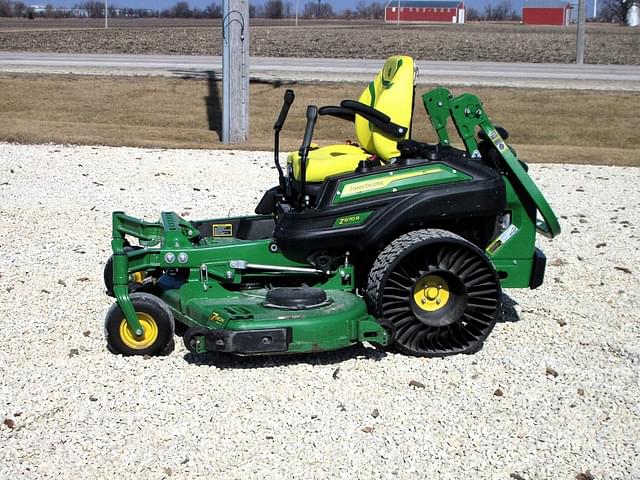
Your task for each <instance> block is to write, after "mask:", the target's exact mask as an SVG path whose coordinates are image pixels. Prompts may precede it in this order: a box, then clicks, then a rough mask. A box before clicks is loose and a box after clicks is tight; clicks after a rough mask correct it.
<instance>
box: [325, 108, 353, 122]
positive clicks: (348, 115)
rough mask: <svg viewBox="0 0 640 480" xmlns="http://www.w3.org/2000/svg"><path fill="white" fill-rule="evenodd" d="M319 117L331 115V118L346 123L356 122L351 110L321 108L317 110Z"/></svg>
mask: <svg viewBox="0 0 640 480" xmlns="http://www.w3.org/2000/svg"><path fill="white" fill-rule="evenodd" d="M318 113H319V114H320V115H331V116H332V117H337V118H341V119H342V120H347V121H348V122H355V121H356V114H355V112H354V111H353V110H350V109H348V108H344V107H321V108H320V110H318Z"/></svg>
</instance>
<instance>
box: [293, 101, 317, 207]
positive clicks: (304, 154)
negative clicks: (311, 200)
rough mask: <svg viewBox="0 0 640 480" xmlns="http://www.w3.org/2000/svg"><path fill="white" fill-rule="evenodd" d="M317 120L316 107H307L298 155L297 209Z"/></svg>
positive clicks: (300, 199) (301, 199)
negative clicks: (298, 191) (298, 187)
mask: <svg viewBox="0 0 640 480" xmlns="http://www.w3.org/2000/svg"><path fill="white" fill-rule="evenodd" d="M317 119H318V107H316V106H315V105H309V106H308V107H307V126H306V127H305V129H304V138H303V139H302V145H301V146H300V150H298V154H299V155H300V195H299V197H298V207H299V208H302V205H303V200H304V190H305V188H304V187H305V183H306V175H307V160H308V158H309V148H310V147H311V139H312V138H313V129H314V128H315V126H316V120H317Z"/></svg>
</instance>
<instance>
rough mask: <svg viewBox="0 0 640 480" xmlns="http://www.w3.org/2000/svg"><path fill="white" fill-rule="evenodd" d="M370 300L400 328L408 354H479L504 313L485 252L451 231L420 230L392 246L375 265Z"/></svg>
mask: <svg viewBox="0 0 640 480" xmlns="http://www.w3.org/2000/svg"><path fill="white" fill-rule="evenodd" d="M365 298H366V300H367V303H368V304H369V308H370V310H371V311H372V313H373V314H374V315H375V316H376V317H378V318H385V319H387V320H388V321H390V322H392V323H393V324H394V326H395V330H396V332H395V333H396V334H395V342H394V345H395V346H396V347H397V348H398V349H399V350H400V351H402V352H403V353H406V354H410V355H416V356H424V357H439V356H445V355H453V354H457V353H474V352H476V351H478V350H480V349H481V348H482V345H483V343H484V341H485V339H486V338H487V336H488V335H489V334H490V333H491V330H492V329H493V327H494V326H495V324H496V322H497V321H498V319H499V316H500V313H501V310H502V289H501V287H500V280H499V278H498V275H497V273H496V271H495V268H494V267H493V264H492V263H491V261H490V260H489V259H488V258H487V256H486V255H485V254H484V252H483V251H482V250H480V249H479V248H478V247H476V246H475V245H473V244H472V243H470V242H468V241H467V240H465V239H463V238H462V237H459V236H458V235H455V234H453V233H451V232H448V231H446V230H438V229H430V230H417V231H413V232H409V233H407V234H405V235H402V236H400V237H399V238H397V239H396V240H394V241H393V242H391V243H390V244H389V245H388V246H387V247H386V248H385V249H384V250H383V251H382V252H381V253H380V255H379V256H378V258H377V259H376V261H375V262H374V264H373V266H372V268H371V271H370V272H369V277H368V281H367V289H366V291H365Z"/></svg>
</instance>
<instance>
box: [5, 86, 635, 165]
mask: <svg viewBox="0 0 640 480" xmlns="http://www.w3.org/2000/svg"><path fill="white" fill-rule="evenodd" d="M219 87H220V85H219V84H217V83H216V82H213V81H211V82H209V81H207V80H203V79H191V80H184V79H167V78H142V77H134V78H126V77H84V76H56V75H49V76H39V75H2V76H0V140H4V141H10V142H12V141H13V142H22V143H39V142H55V143H79V144H101V145H114V146H122V145H127V146H141V147H167V148H225V146H224V145H222V144H221V142H220V140H219V136H218V134H217V133H216V132H215V131H212V130H210V125H213V126H214V127H215V126H216V123H217V122H216V121H215V120H214V121H211V122H210V119H209V117H213V118H219V115H220V111H219V106H218V105H219V102H220V92H219ZM285 88H287V86H286V85H273V84H264V83H263V84H252V86H251V125H250V142H249V143H248V144H246V145H243V146H242V147H241V148H245V149H264V150H269V149H271V147H272V139H273V121H274V119H275V117H276V115H277V112H278V111H279V108H280V102H281V99H282V95H283V93H284V90H285ZM293 88H294V89H295V91H296V102H295V103H294V106H293V107H292V109H291V112H290V114H289V118H288V120H287V124H286V125H285V129H284V131H283V135H282V144H283V149H285V150H291V149H295V148H298V146H299V144H300V140H301V138H302V131H303V129H304V110H305V108H306V105H307V104H309V103H314V104H317V105H332V104H337V103H339V101H340V100H342V99H344V98H357V96H358V94H359V92H360V90H361V89H362V88H363V85H357V84H322V85H304V84H299V85H294V86H293ZM427 89H428V88H427V87H424V88H423V87H421V88H420V93H423V92H424V91H427ZM471 90H472V91H473V92H474V93H476V94H478V95H479V96H480V98H481V99H482V100H483V101H484V103H485V107H486V108H487V111H488V112H489V115H490V116H491V118H492V119H493V120H494V122H495V123H499V124H501V125H504V126H505V127H506V128H507V129H508V130H509V132H510V133H511V141H512V142H513V145H514V146H515V147H516V148H517V150H518V152H519V153H520V156H521V157H522V158H523V159H525V160H528V161H533V162H568V163H589V164H606V165H634V166H640V137H638V135H637V131H638V120H637V116H635V114H634V111H633V109H632V108H629V106H630V105H636V104H638V101H639V100H640V94H638V93H604V92H585V91H559V90H529V89H527V90H519V89H510V88H474V89H471ZM453 92H454V93H455V94H460V93H462V92H463V90H462V89H459V88H454V89H453ZM208 105H209V107H208ZM415 112H416V113H415V117H414V125H413V129H414V131H413V137H414V138H416V139H419V140H424V141H431V142H433V141H434V140H435V135H434V134H433V132H432V130H431V128H430V126H429V125H428V124H427V121H426V116H425V113H424V108H423V107H422V105H421V102H420V99H419V98H417V99H416V110H415ZM314 138H315V141H317V142H318V143H320V144H326V143H335V142H343V141H345V140H347V139H352V138H353V126H352V125H351V124H349V123H348V122H344V121H341V120H337V119H328V118H322V119H321V120H320V121H319V124H318V127H317V129H316V134H315V137H314Z"/></svg>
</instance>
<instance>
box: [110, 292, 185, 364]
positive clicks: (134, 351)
mask: <svg viewBox="0 0 640 480" xmlns="http://www.w3.org/2000/svg"><path fill="white" fill-rule="evenodd" d="M131 302H132V303H133V308H134V309H135V311H136V314H137V315H138V321H139V322H140V325H142V328H143V330H144V333H143V334H142V335H140V336H136V335H135V333H134V332H133V331H132V330H131V328H129V324H128V323H127V320H126V319H125V318H124V314H123V313H122V309H121V308H120V306H119V305H118V304H117V303H114V304H113V305H112V306H111V308H110V309H109V311H108V312H107V317H106V319H105V334H106V337H107V348H109V350H110V351H111V352H112V353H116V354H122V355H168V354H169V353H171V352H172V351H173V349H174V342H173V332H174V329H175V327H174V320H173V314H172V313H171V310H169V307H168V306H167V305H166V304H165V303H164V302H163V301H162V300H160V299H159V298H158V297H155V296H153V295H151V294H149V293H141V292H139V293H132V294H131Z"/></svg>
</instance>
